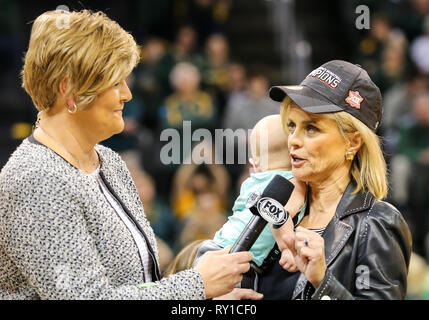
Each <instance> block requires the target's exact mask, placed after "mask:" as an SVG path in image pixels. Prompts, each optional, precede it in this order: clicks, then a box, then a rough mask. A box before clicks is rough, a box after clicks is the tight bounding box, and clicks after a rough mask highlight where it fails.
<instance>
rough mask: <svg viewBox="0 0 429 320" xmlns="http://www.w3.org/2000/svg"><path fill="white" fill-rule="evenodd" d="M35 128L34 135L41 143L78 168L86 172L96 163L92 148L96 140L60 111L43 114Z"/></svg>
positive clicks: (96, 158) (95, 155)
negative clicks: (37, 126)
mask: <svg viewBox="0 0 429 320" xmlns="http://www.w3.org/2000/svg"><path fill="white" fill-rule="evenodd" d="M39 126H40V128H38V129H36V131H35V137H36V139H38V140H39V141H40V140H41V141H40V142H41V143H43V144H45V145H46V146H48V147H49V148H50V149H52V150H54V151H55V152H56V153H58V154H60V155H62V156H63V157H64V158H65V159H66V160H68V161H69V162H71V163H72V164H73V165H74V166H76V167H78V168H79V169H80V170H82V171H84V172H86V173H88V172H91V171H93V170H94V169H95V168H94V166H95V167H96V166H97V165H98V157H97V154H96V152H95V150H94V147H95V145H96V144H97V142H98V141H95V140H93V139H91V134H90V133H89V132H86V131H85V130H82V128H81V127H79V126H78V125H77V124H76V123H74V121H72V120H70V119H68V117H67V115H65V114H62V113H57V114H52V115H43V117H42V118H41V119H40V123H39Z"/></svg>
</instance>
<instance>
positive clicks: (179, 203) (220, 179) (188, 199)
mask: <svg viewBox="0 0 429 320" xmlns="http://www.w3.org/2000/svg"><path fill="white" fill-rule="evenodd" d="M201 143H205V142H201ZM208 147H212V149H211V154H209V152H207V154H204V155H203V159H204V161H203V162H202V164H200V165H198V164H195V163H194V162H192V163H191V164H183V165H182V166H181V167H180V168H179V169H178V170H177V171H176V172H175V175H174V179H173V184H172V188H171V203H172V206H173V210H174V213H175V215H176V216H177V217H178V219H180V220H182V221H183V220H184V219H185V218H186V217H187V216H188V215H189V213H190V212H192V211H193V210H194V209H195V208H196V207H197V201H196V196H197V194H201V193H204V191H205V190H208V189H210V190H211V191H213V192H214V193H215V194H217V195H218V201H216V202H217V206H218V207H219V211H221V212H225V211H226V209H227V204H228V201H229V199H228V196H229V190H230V183H231V182H230V177H229V175H228V172H227V171H226V169H225V167H224V165H222V164H217V163H216V161H215V158H216V154H215V149H214V146H208ZM194 150H195V149H194ZM206 150H208V148H207V149H206Z"/></svg>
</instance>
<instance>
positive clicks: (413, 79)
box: [379, 64, 429, 165]
mask: <svg viewBox="0 0 429 320" xmlns="http://www.w3.org/2000/svg"><path fill="white" fill-rule="evenodd" d="M428 80H429V79H428V75H425V74H422V73H421V72H419V71H418V70H417V68H416V67H414V66H413V64H410V65H409V66H408V70H407V73H406V74H405V81H404V82H397V83H395V84H394V85H393V86H392V87H391V88H390V89H389V90H387V91H386V93H385V94H384V96H383V104H384V111H383V118H382V121H381V126H380V130H379V133H380V134H381V135H382V136H383V137H384V148H385V151H386V154H385V157H386V161H387V163H388V165H390V157H391V155H392V154H394V153H395V150H396V147H397V144H398V139H399V128H400V127H401V126H403V125H404V124H405V123H406V122H409V119H410V116H411V114H412V112H411V104H412V98H413V97H414V96H415V95H416V94H417V93H419V92H421V91H424V90H427V89H428V88H429V81H428Z"/></svg>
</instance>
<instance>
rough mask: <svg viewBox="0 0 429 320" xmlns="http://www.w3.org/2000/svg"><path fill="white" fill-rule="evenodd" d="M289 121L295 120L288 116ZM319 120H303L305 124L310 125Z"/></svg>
mask: <svg viewBox="0 0 429 320" xmlns="http://www.w3.org/2000/svg"><path fill="white" fill-rule="evenodd" d="M288 120H289V121H292V122H294V121H293V120H292V119H291V118H288ZM317 122H318V121H317V120H305V121H303V122H302V124H303V125H308V124H317Z"/></svg>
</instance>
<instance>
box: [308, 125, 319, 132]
mask: <svg viewBox="0 0 429 320" xmlns="http://www.w3.org/2000/svg"><path fill="white" fill-rule="evenodd" d="M306 130H307V132H308V133H316V132H318V131H319V129H318V128H316V127H315V126H313V125H311V124H309V125H308V126H307V127H306Z"/></svg>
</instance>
